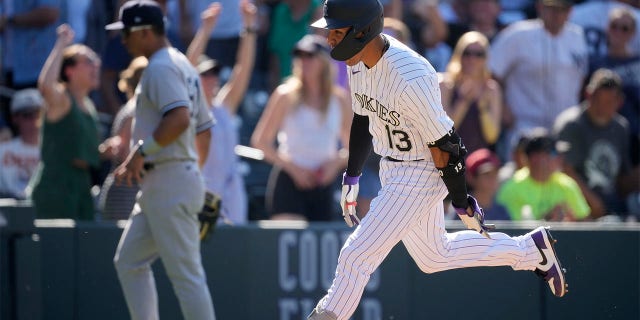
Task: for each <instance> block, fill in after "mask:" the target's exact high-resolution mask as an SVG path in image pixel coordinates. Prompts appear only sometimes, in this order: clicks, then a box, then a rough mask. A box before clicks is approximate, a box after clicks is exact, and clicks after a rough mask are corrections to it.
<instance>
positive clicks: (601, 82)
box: [586, 68, 622, 94]
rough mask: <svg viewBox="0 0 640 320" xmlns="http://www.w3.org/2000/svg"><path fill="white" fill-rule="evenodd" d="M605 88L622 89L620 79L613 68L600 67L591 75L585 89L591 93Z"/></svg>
mask: <svg viewBox="0 0 640 320" xmlns="http://www.w3.org/2000/svg"><path fill="white" fill-rule="evenodd" d="M605 88H606V89H618V90H622V79H621V78H620V76H619V75H618V74H617V73H615V72H614V71H613V70H610V69H605V68H600V69H598V70H596V72H594V73H593V75H592V76H591V79H590V80H589V84H587V88H586V91H587V93H589V94H593V93H594V92H595V91H596V90H598V89H605Z"/></svg>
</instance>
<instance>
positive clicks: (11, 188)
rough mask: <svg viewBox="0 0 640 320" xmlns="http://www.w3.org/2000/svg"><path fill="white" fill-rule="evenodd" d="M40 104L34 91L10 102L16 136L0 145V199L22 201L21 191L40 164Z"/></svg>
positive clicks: (18, 95)
mask: <svg viewBox="0 0 640 320" xmlns="http://www.w3.org/2000/svg"><path fill="white" fill-rule="evenodd" d="M43 106H44V100H43V99H42V96H41V95H40V92H39V91H38V90H37V89H33V88H32V89H23V90H20V91H18V92H16V93H15V95H14V96H13V99H12V100H11V119H12V122H13V124H14V125H15V128H16V131H17V135H16V137H15V138H13V139H12V140H9V141H7V142H4V143H1V144H0V197H2V198H15V199H25V189H26V187H27V184H28V183H29V179H31V175H32V174H33V172H34V171H35V169H36V166H37V165H38V161H39V160H40V149H39V148H38V143H39V141H40V138H39V137H40V125H41V123H42V122H41V119H40V118H41V114H42V108H43Z"/></svg>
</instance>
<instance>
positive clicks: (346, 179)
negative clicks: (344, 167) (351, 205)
mask: <svg viewBox="0 0 640 320" xmlns="http://www.w3.org/2000/svg"><path fill="white" fill-rule="evenodd" d="M358 181H360V176H357V177H352V176H349V175H347V173H346V172H345V173H344V174H342V184H343V185H345V184H346V185H354V184H358Z"/></svg>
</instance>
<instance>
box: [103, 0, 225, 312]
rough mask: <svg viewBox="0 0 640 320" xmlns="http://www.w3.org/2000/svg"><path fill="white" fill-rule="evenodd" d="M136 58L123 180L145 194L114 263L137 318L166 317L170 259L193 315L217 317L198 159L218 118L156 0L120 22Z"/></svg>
mask: <svg viewBox="0 0 640 320" xmlns="http://www.w3.org/2000/svg"><path fill="white" fill-rule="evenodd" d="M106 28H107V29H108V30H118V29H120V30H122V33H123V42H124V44H125V46H126V47H127V50H128V51H129V52H130V53H131V55H132V56H145V57H147V59H148V60H149V64H148V66H147V68H146V70H145V71H144V73H143V74H142V78H141V79H140V83H139V84H138V87H137V88H136V91H135V95H136V96H135V99H136V115H135V123H134V128H133V134H132V136H133V141H136V142H137V143H136V144H135V145H134V146H133V147H132V151H131V153H130V154H129V156H128V158H127V160H125V162H124V163H123V164H122V165H121V166H120V167H118V168H117V169H116V179H117V180H118V181H119V182H122V183H129V184H131V183H140V191H141V194H140V196H139V198H138V201H137V203H136V205H135V207H134V210H133V212H132V214H131V216H130V218H129V221H128V222H127V225H126V227H125V229H124V232H123V233H122V237H121V238H120V243H119V244H118V248H117V251H116V254H115V258H114V262H115V267H116V270H117V273H118V278H119V279H120V284H121V285H122V289H123V291H124V296H125V299H126V302H127V306H128V307H129V312H130V314H131V318H132V319H144V320H149V319H158V318H159V315H158V299H157V293H156V287H155V281H154V278H153V273H152V270H151V264H152V263H153V262H154V261H155V260H156V259H157V258H158V257H159V258H161V259H162V262H163V265H164V268H165V269H166V271H167V275H168V276H169V279H170V280H171V283H172V285H173V288H174V291H175V294H176V296H177V298H178V301H179V302H180V307H181V310H182V314H183V315H184V318H185V319H214V318H215V316H214V311H213V303H212V300H211V294H210V292H209V289H208V287H207V281H206V276H205V273H204V269H203V267H202V261H201V256H200V240H199V221H198V218H197V215H198V212H199V211H200V209H202V206H203V204H204V182H203V179H202V176H201V174H200V169H199V166H198V164H199V163H198V162H200V164H201V163H203V162H204V161H205V160H206V155H207V152H208V146H209V141H210V139H211V134H210V130H209V129H210V128H211V126H212V125H213V119H212V117H211V114H210V113H209V111H208V108H207V102H206V99H205V98H204V92H203V91H202V88H201V86H200V76H199V74H198V72H197V71H196V70H195V68H194V67H193V66H192V65H191V63H189V61H188V60H187V58H186V57H185V56H184V55H183V54H182V53H180V52H179V51H178V50H176V49H175V48H172V47H171V46H170V45H169V42H168V41H167V38H166V36H165V26H164V16H163V12H162V10H161V9H160V7H159V6H158V5H157V4H156V2H155V1H150V0H133V1H128V2H126V3H125V4H123V6H122V7H121V9H120V21H118V22H115V23H112V24H110V25H107V27H106Z"/></svg>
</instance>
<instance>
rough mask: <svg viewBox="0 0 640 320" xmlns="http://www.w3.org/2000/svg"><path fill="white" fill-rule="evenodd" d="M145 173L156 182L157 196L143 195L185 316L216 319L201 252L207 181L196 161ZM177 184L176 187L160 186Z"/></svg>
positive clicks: (155, 235)
mask: <svg viewBox="0 0 640 320" xmlns="http://www.w3.org/2000/svg"><path fill="white" fill-rule="evenodd" d="M157 169H158V170H162V172H158V173H159V174H151V175H147V176H145V184H149V185H152V186H156V187H155V188H154V190H153V192H154V193H155V194H154V197H153V198H148V199H145V200H144V201H143V200H142V199H141V204H142V208H143V210H145V212H146V211H148V212H150V214H149V215H148V222H149V226H150V228H151V230H152V232H153V235H154V239H155V242H156V246H157V249H158V253H159V255H160V258H161V259H162V263H163V265H164V268H165V270H166V271H167V276H168V277H169V280H171V284H172V285H173V288H174V291H175V294H176V297H177V298H178V301H179V302H180V308H181V310H182V313H183V316H184V318H185V319H214V312H213V302H212V300H211V294H210V292H209V287H208V286H207V279H206V276H205V272H204V268H203V267H202V259H201V256H200V238H199V222H198V218H197V214H198V212H199V211H200V210H201V209H202V204H203V203H204V185H203V183H202V179H201V177H200V175H199V173H198V172H197V169H196V164H195V163H184V162H182V163H180V162H176V163H169V164H166V165H163V166H161V167H160V168H157ZM167 185H171V186H174V187H172V188H166V187H158V186H167Z"/></svg>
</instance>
